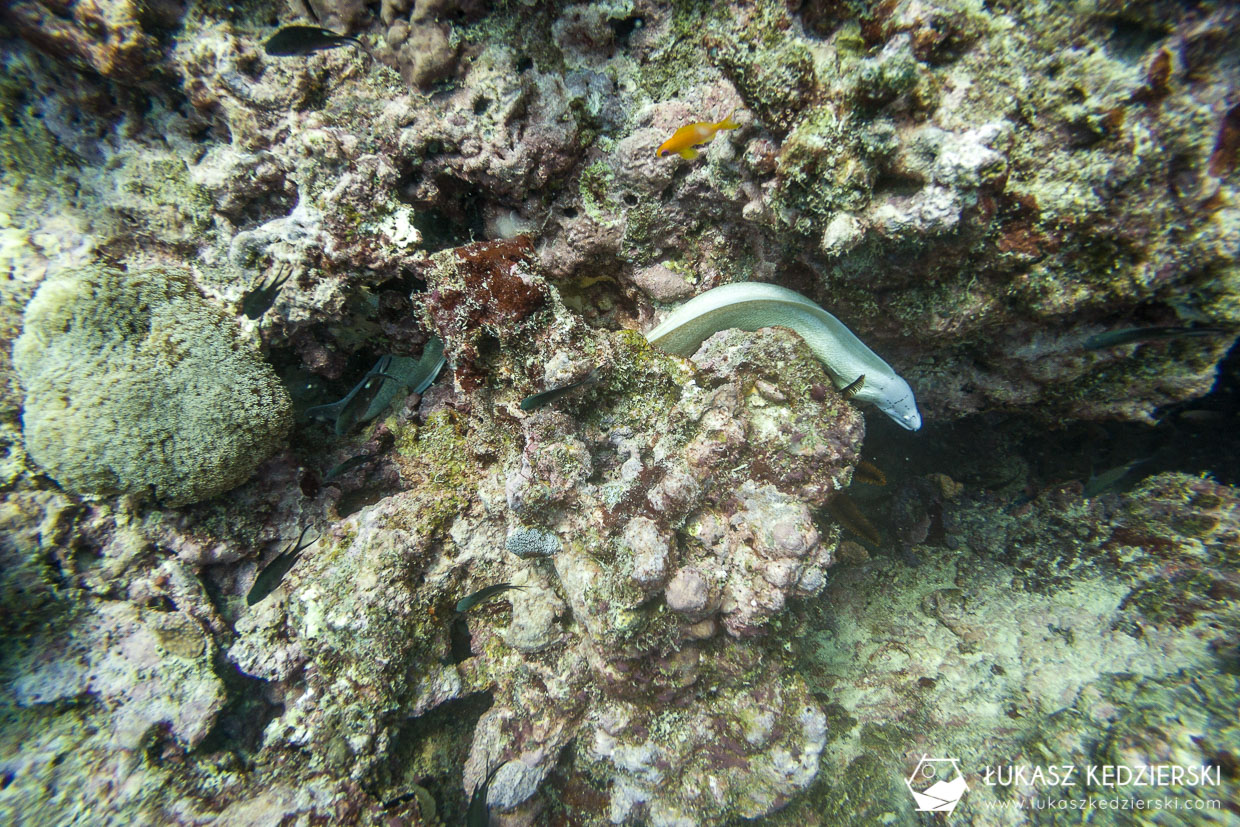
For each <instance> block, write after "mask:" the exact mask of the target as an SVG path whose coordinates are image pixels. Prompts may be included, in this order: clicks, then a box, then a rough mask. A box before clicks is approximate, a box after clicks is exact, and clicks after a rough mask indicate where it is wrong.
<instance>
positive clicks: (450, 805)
mask: <svg viewBox="0 0 1240 827" xmlns="http://www.w3.org/2000/svg"><path fill="white" fill-rule="evenodd" d="M493 703H494V699H493V698H492V696H491V694H490V693H489V692H480V693H475V694H473V695H466V696H465V697H463V698H456V699H455V700H451V701H447V702H445V703H442V704H440V705H439V706H437V707H435V708H434V709H432V710H431V711H430V712H427V713H426V714H425V715H422V716H421V717H419V718H410V719H408V720H407V721H406V722H405V724H404V725H403V726H402V727H401V728H400V730H399V731H398V732H397V733H396V734H395V735H394V736H393V738H392V747H391V749H390V751H389V754H390V755H391V756H392V759H391V760H390V761H389V762H388V764H387V772H388V773H389V776H388V777H386V778H382V777H381V778H379V779H378V784H377V786H378V787H379V788H380V789H379V790H375V791H374V792H376V793H380V794H379V795H378V796H377V797H379V798H383V799H385V800H386V799H389V798H396V797H398V796H402V795H406V794H408V793H409V792H410V790H409V789H407V787H409V786H410V785H411V784H417V785H418V786H421V787H424V788H426V790H427V791H428V792H430V794H431V795H432V796H433V797H434V799H435V807H436V811H437V815H438V816H439V819H440V820H441V821H442V823H444V824H464V823H465V811H466V809H467V808H468V806H469V802H468V800H466V798H465V791H464V789H463V788H462V787H461V778H462V776H463V775H464V771H465V759H466V758H468V757H469V745H470V743H471V741H472V736H473V731H474V728H475V727H476V726H477V724H478V719H479V718H481V717H482V715H483V713H485V712H486V711H487V710H488V709H490V708H491V705H492V704H493ZM431 743H441V744H451V745H452V746H451V747H450V748H447V749H448V752H449V753H450V765H449V766H440V767H439V769H440V770H441V771H440V772H438V773H436V774H435V775H428V776H424V777H422V778H409V777H406V776H405V775H404V773H405V769H404V768H405V767H407V766H409V765H410V764H412V763H413V762H412V760H410V758H411V756H412V755H414V754H416V753H417V752H418V751H419V750H422V749H424V748H425V747H426V745H427V744H431Z"/></svg>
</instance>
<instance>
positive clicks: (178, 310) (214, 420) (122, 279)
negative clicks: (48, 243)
mask: <svg viewBox="0 0 1240 827" xmlns="http://www.w3.org/2000/svg"><path fill="white" fill-rule="evenodd" d="M13 365H14V367H15V368H16V370H17V374H18V377H19V379H20V381H21V384H22V387H23V389H24V390H25V398H24V400H23V404H22V408H23V411H22V430H23V433H24V434H25V439H26V449H27V450H28V451H29V453H30V456H31V458H32V459H33V460H34V461H35V462H37V463H38V464H39V465H40V466H41V467H42V468H43V469H44V470H46V471H47V472H48V473H49V474H50V475H51V476H52V477H53V478H54V479H55V480H56V481H57V482H59V483H60V484H61V485H62V486H63V487H64V488H66V489H68V490H70V491H73V492H75V493H79V494H95V495H113V494H136V495H139V496H146V495H150V496H153V497H156V498H157V499H160V500H163V501H166V502H167V503H168V504H169V505H173V506H175V505H184V504H186V503H192V502H197V501H198V500H203V499H208V498H210V497H213V496H215V495H216V494H219V493H220V492H222V491H227V490H228V489H229V488H232V487H234V486H235V485H237V484H238V483H240V482H243V481H244V480H245V479H246V478H247V477H249V476H250V474H251V473H252V472H253V471H254V468H255V467H256V466H257V465H258V463H259V462H261V461H262V460H263V459H265V458H266V457H267V456H268V455H269V454H271V453H272V452H273V451H274V450H275V449H276V448H278V447H279V445H280V443H281V441H282V440H283V438H284V436H285V435H286V433H287V432H288V429H289V427H290V426H291V425H292V421H291V406H290V403H289V399H288V394H287V393H286V392H285V390H284V388H283V386H281V385H280V383H279V381H278V380H277V379H276V377H275V375H274V373H272V371H271V369H270V368H269V367H268V366H267V365H266V364H265V363H264V362H263V361H262V360H261V358H260V357H259V355H258V354H256V353H254V352H253V351H251V350H250V349H249V348H248V346H247V345H246V344H245V343H243V342H242V341H241V339H240V337H239V336H238V335H237V331H236V328H235V327H234V326H233V323H232V321H231V320H230V319H229V318H228V317H227V316H225V315H224V314H223V313H221V312H220V311H219V310H218V309H216V308H215V307H213V306H212V305H210V304H208V303H207V302H206V301H204V300H203V298H202V297H201V296H200V295H199V293H198V291H197V290H196V289H195V288H194V286H193V285H192V284H191V283H190V281H189V279H188V278H187V277H186V276H185V275H184V274H181V273H177V272H174V271H169V270H147V271H143V272H138V273H121V272H119V271H117V270H112V269H108V268H106V267H100V268H87V269H84V270H79V271H76V272H71V273H64V274H61V275H58V276H54V277H50V278H48V279H46V280H45V281H44V282H43V283H42V284H41V285H40V286H39V290H38V292H36V293H35V295H34V298H33V299H32V300H31V301H30V304H29V305H28V306H27V308H26V318H25V322H24V324H23V326H22V334H21V336H20V337H18V339H17V341H16V342H15V343H14V345H13Z"/></svg>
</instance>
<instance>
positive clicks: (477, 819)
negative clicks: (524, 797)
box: [465, 761, 508, 827]
mask: <svg viewBox="0 0 1240 827" xmlns="http://www.w3.org/2000/svg"><path fill="white" fill-rule="evenodd" d="M506 763H508V762H507V761H500V762H499V763H498V764H496V765H495V766H494V767H492V768H491V771H490V772H488V773H487V777H486V779H485V780H484V781H483V782H482V783H481V784H479V785H478V786H476V787H474V792H473V795H471V796H470V797H469V809H468V810H466V811H465V827H490V823H491V806H490V805H489V804H487V790H488V789H489V788H490V786H491V779H493V778H494V777H495V773H497V772H499V768H500V767H502V766H504V764H506Z"/></svg>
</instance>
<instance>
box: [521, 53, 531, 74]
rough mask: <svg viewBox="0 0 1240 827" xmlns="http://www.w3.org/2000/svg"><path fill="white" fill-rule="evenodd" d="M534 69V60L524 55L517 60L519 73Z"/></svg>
mask: <svg viewBox="0 0 1240 827" xmlns="http://www.w3.org/2000/svg"><path fill="white" fill-rule="evenodd" d="M533 68H534V60H533V59H532V58H530V57H529V56H527V55H522V56H521V57H519V58H518V59H517V72H518V73H520V72H526V71H529V70H530V69H533Z"/></svg>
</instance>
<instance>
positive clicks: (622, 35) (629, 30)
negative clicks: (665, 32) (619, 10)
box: [607, 14, 646, 48]
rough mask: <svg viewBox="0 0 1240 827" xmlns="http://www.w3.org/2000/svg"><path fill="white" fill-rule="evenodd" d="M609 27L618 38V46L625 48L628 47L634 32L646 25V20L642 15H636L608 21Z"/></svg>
mask: <svg viewBox="0 0 1240 827" xmlns="http://www.w3.org/2000/svg"><path fill="white" fill-rule="evenodd" d="M607 25H608V26H610V27H611V31H612V33H613V34H614V35H615V37H616V45H617V46H620V47H622V48H623V47H625V46H628V44H629V37H630V36H632V34H633V32H635V31H637V30H638V29H640V28H641V27H643V26H645V25H646V19H645V18H644V17H642V16H641V15H640V14H634V15H630V16H628V17H624V18H617V19H614V20H608V21H607Z"/></svg>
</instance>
